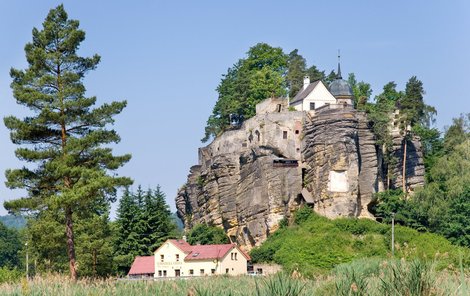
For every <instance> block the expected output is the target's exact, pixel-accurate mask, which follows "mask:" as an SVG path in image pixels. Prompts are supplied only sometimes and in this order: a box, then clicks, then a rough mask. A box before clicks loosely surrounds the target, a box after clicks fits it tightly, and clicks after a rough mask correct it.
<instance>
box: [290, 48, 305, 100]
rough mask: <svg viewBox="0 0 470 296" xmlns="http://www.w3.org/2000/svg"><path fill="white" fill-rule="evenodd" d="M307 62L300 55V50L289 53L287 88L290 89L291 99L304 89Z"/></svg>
mask: <svg viewBox="0 0 470 296" xmlns="http://www.w3.org/2000/svg"><path fill="white" fill-rule="evenodd" d="M306 68H307V62H306V61H305V58H304V57H303V56H301V55H300V54H299V50H298V49H294V50H293V51H291V52H290V53H289V56H288V59H287V75H286V81H287V87H288V88H289V97H291V98H293V97H295V95H296V94H297V93H298V92H299V90H301V89H302V87H303V78H304V76H305V74H306V71H307V70H306Z"/></svg>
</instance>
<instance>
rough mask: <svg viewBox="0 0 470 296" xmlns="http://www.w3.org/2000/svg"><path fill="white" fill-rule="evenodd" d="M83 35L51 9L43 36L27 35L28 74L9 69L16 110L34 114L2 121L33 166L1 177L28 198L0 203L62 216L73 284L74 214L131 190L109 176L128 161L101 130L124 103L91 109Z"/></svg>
mask: <svg viewBox="0 0 470 296" xmlns="http://www.w3.org/2000/svg"><path fill="white" fill-rule="evenodd" d="M84 39H85V32H84V31H82V30H80V29H79V22H78V21H77V20H69V19H68V16H67V13H66V12H65V10H64V7H63V5H59V6H58V7H57V8H55V9H52V10H51V11H50V12H49V14H48V15H47V17H46V20H45V21H44V23H43V28H42V30H38V29H36V28H34V29H33V41H32V42H31V43H28V44H26V46H25V52H26V59H27V62H28V65H29V66H28V68H27V69H25V70H17V69H12V70H11V72H10V75H11V77H12V78H13V82H12V84H11V87H12V89H13V95H14V97H15V99H16V101H17V102H18V104H20V105H23V106H26V107H27V108H29V109H30V110H31V113H32V115H31V116H28V117H25V118H23V119H20V118H17V117H14V116H8V117H6V118H5V119H4V123H5V125H6V127H7V128H8V129H9V130H10V131H11V133H10V137H11V140H12V141H13V143H15V144H18V145H21V147H20V148H18V149H17V150H16V156H17V157H18V158H19V159H20V160H24V161H27V162H30V163H36V164H37V165H36V166H32V165H31V166H28V167H23V168H21V169H9V170H7V171H6V177H7V182H6V185H7V186H8V187H9V188H21V189H25V190H26V191H27V193H28V194H27V196H26V197H24V198H20V199H17V200H13V201H8V202H5V204H4V206H5V208H7V209H8V210H9V211H11V212H17V211H29V212H32V213H36V214H37V213H41V212H43V211H48V212H50V213H51V216H52V217H54V218H56V217H63V221H61V222H63V226H64V227H65V238H66V239H65V241H64V244H65V245H66V249H67V255H68V264H69V269H70V275H71V278H72V279H74V280H75V279H76V278H77V270H76V255H75V236H74V228H73V224H74V221H73V219H74V212H75V211H76V210H80V211H86V210H87V209H88V207H89V206H90V205H94V204H95V202H96V200H100V199H101V200H103V201H109V200H113V199H114V197H115V194H116V188H117V187H119V186H124V185H129V184H130V183H131V180H130V179H129V178H126V177H117V176H116V175H109V172H110V171H114V170H116V169H118V168H119V167H121V166H122V165H123V164H125V163H126V162H127V161H129V160H130V158H131V157H130V155H123V156H114V155H113V154H112V149H111V148H109V144H111V143H118V142H119V141H120V137H119V135H118V134H117V133H116V132H115V131H114V130H109V129H106V126H107V125H108V124H112V123H113V122H114V119H113V117H114V116H115V115H117V114H119V113H120V112H121V111H122V109H123V108H124V107H125V106H126V102H125V101H123V102H112V103H110V104H104V105H102V106H100V107H96V108H93V107H94V105H95V102H96V97H86V96H85V86H84V85H83V78H84V77H85V74H86V73H87V72H89V71H91V70H94V69H95V68H96V66H97V65H98V63H99V61H100V57H99V56H98V55H94V56H93V57H81V56H79V55H78V54H77V51H78V48H79V46H80V43H81V42H82V41H83V40H84Z"/></svg>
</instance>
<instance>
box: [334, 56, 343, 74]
mask: <svg viewBox="0 0 470 296" xmlns="http://www.w3.org/2000/svg"><path fill="white" fill-rule="evenodd" d="M340 59H341V55H340V52H339V49H338V73H337V74H336V79H343V77H341V65H340Z"/></svg>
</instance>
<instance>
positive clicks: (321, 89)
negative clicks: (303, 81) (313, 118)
mask: <svg viewBox="0 0 470 296" xmlns="http://www.w3.org/2000/svg"><path fill="white" fill-rule="evenodd" d="M310 103H315V109H317V108H319V107H321V106H324V105H325V104H331V105H334V104H336V98H335V97H333V95H332V94H331V93H330V92H329V91H328V89H327V88H326V87H325V86H324V85H323V83H318V85H317V87H315V88H314V89H313V90H312V92H310V93H309V94H308V96H307V97H306V98H305V99H304V100H303V102H302V108H303V110H302V111H308V110H310Z"/></svg>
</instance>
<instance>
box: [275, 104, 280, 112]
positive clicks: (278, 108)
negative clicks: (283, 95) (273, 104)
mask: <svg viewBox="0 0 470 296" xmlns="http://www.w3.org/2000/svg"><path fill="white" fill-rule="evenodd" d="M276 110H277V112H281V104H278V105H277V108H276Z"/></svg>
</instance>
